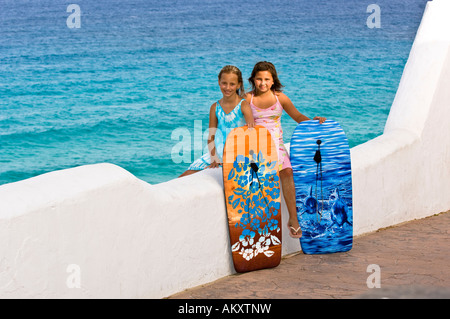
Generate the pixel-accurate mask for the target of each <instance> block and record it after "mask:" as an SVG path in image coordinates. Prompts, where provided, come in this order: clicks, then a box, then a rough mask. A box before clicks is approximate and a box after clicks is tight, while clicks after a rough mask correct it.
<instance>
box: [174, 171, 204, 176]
mask: <svg viewBox="0 0 450 319" xmlns="http://www.w3.org/2000/svg"><path fill="white" fill-rule="evenodd" d="M197 172H200V171H194V170H187V171H186V172H184V173H183V174H181V175H180V176H178V178H180V177H183V176H188V175H192V174H194V173H197Z"/></svg>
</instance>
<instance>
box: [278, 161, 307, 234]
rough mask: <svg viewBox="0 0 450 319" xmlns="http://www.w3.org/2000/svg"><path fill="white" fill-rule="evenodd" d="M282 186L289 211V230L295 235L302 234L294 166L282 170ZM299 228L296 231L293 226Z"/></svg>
mask: <svg viewBox="0 0 450 319" xmlns="http://www.w3.org/2000/svg"><path fill="white" fill-rule="evenodd" d="M280 179H281V187H282V188H283V196H284V200H285V202H286V206H287V209H288V212H289V221H288V226H289V231H290V233H291V235H293V236H296V237H298V236H301V234H302V230H301V229H300V225H299V223H298V219H297V207H296V202H295V184H294V175H293V173H292V168H285V169H283V170H281V171H280ZM290 227H293V228H294V229H298V231H294V230H293V229H292V228H290Z"/></svg>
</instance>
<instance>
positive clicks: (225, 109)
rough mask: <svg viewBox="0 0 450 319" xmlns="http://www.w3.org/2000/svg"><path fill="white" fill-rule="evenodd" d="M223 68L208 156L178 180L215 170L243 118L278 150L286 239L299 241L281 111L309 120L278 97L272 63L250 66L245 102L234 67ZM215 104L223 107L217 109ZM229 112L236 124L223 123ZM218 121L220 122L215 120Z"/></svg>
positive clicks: (279, 86)
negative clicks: (216, 133)
mask: <svg viewBox="0 0 450 319" xmlns="http://www.w3.org/2000/svg"><path fill="white" fill-rule="evenodd" d="M225 68H230V69H233V70H235V71H234V72H235V73H232V74H230V73H226V72H225V71H224V69H225ZM225 68H224V69H222V71H221V73H219V86H220V90H221V91H222V94H223V98H222V99H221V100H219V101H218V102H216V103H214V104H213V105H212V106H211V111H210V124H209V127H210V139H211V142H213V143H212V144H211V145H212V146H211V147H210V154H205V155H204V156H202V157H201V158H200V159H198V160H196V161H195V162H194V163H193V164H192V165H191V166H190V167H189V170H188V171H186V172H185V173H183V174H182V175H181V176H185V175H189V174H192V173H193V172H195V171H196V170H197V171H198V170H201V169H203V168H206V167H217V166H218V165H219V163H220V161H221V155H222V154H223V147H224V143H225V139H226V137H227V135H228V133H229V132H230V131H231V130H232V129H233V128H235V127H239V126H242V125H245V122H244V118H245V121H246V122H247V125H248V126H249V127H253V126H254V125H262V126H265V127H266V128H267V129H268V130H269V131H270V133H271V135H272V138H273V140H274V142H275V144H276V147H277V150H278V162H279V172H280V179H281V187H282V189H283V196H284V199H285V202H286V206H287V209H288V212H289V221H288V224H287V226H288V227H289V235H290V236H291V237H294V238H300V237H301V234H302V231H301V229H300V225H299V223H298V220H297V209H296V203H295V185H294V178H293V172H292V166H291V162H290V160H289V155H288V152H287V150H286V147H285V146H284V143H283V130H282V128H281V115H282V113H283V110H285V111H286V113H287V114H288V115H289V116H290V117H291V118H292V119H293V120H294V121H296V122H297V123H300V122H302V121H306V120H309V118H308V117H306V116H305V115H303V114H302V113H300V112H299V111H298V110H297V109H296V108H295V106H294V104H293V103H292V102H291V100H290V99H289V98H288V97H287V96H286V95H285V94H284V93H282V88H283V85H282V84H281V82H280V80H279V79H278V75H277V71H276V69H275V66H274V65H273V64H272V63H270V62H266V61H262V62H258V63H257V64H256V65H255V66H254V68H253V71H252V74H251V76H250V78H249V82H250V84H251V85H252V91H251V92H249V93H246V94H245V100H242V99H241V94H242V92H243V84H242V75H240V74H241V72H240V71H239V69H237V68H236V67H230V66H226V67H225ZM225 74H228V76H226V77H225V76H224V75H225ZM238 74H239V75H238ZM221 83H222V84H221ZM219 102H220V103H222V104H224V105H223V106H222V107H220V103H219ZM239 106H240V107H239ZM233 112H235V113H234V114H233V118H234V119H235V120H236V121H226V120H225V117H226V116H227V115H230V114H232V113H233ZM227 113H228V114H227ZM219 117H220V118H222V119H224V120H219ZM314 120H319V122H320V123H323V122H324V121H325V120H326V119H325V118H324V117H315V118H314ZM215 127H217V128H218V129H219V130H221V131H222V136H223V139H222V140H221V141H220V143H216V142H217V141H214V140H212V138H211V131H212V130H211V129H214V128H215ZM210 139H208V145H210V144H209V143H210Z"/></svg>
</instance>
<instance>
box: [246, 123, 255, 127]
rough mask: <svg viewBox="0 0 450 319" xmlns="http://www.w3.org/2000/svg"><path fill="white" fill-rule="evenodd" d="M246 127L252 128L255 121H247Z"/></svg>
mask: <svg viewBox="0 0 450 319" xmlns="http://www.w3.org/2000/svg"><path fill="white" fill-rule="evenodd" d="M247 126H248V128H254V127H255V122H249V123H247Z"/></svg>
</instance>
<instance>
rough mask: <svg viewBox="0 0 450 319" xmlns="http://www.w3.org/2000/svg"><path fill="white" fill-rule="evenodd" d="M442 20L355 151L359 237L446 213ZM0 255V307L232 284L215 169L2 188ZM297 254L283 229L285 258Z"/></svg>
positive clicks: (446, 55) (448, 8) (112, 172)
mask: <svg viewBox="0 0 450 319" xmlns="http://www.w3.org/2000/svg"><path fill="white" fill-rule="evenodd" d="M449 14H450V1H447V0H434V1H433V2H430V3H429V4H428V6H427V10H426V14H425V16H424V18H423V21H422V24H421V27H420V29H419V32H418V34H417V37H416V40H415V42H414V45H413V48H412V50H411V54H410V57H409V60H408V63H407V65H406V67H405V71H404V74H403V77H402V79H401V83H400V86H399V89H398V92H397V95H396V97H395V100H394V103H393V105H392V109H391V113H390V115H389V118H388V121H387V123H386V127H385V132H384V134H383V135H382V136H380V137H378V138H376V139H374V140H372V141H369V142H367V143H365V144H363V145H359V146H357V147H355V148H353V149H352V150H351V155H352V166H353V190H354V226H355V234H363V233H366V232H370V231H374V230H376V229H379V228H381V227H386V226H390V225H394V224H397V223H400V222H403V221H407V220H412V219H416V218H422V217H425V216H429V215H432V214H435V213H439V212H442V211H446V210H448V209H450V128H449V127H450V120H449V118H450V94H449V89H448V88H450V50H449V49H450V34H449V32H447V31H446V30H450V23H449V22H450V21H446V20H447V18H446V15H447V16H448V15H449ZM282 218H283V224H284V223H285V221H286V220H287V211H286V206H285V204H284V201H283V204H282ZM283 226H285V225H283ZM0 243H1V244H0V297H1V298H139V297H152V298H161V297H165V296H168V295H170V294H172V293H175V292H178V291H181V290H183V289H186V288H189V287H193V286H196V285H200V284H203V283H207V282H210V281H213V280H215V279H218V278H221V277H223V276H226V275H228V274H231V273H233V266H232V262H231V256H230V247H229V241H228V229H227V218H226V211H225V202H224V195H223V185H222V177H221V171H220V169H215V170H208V171H204V172H200V173H198V174H196V175H193V176H188V177H185V178H182V179H178V180H173V181H170V182H167V183H162V184H158V185H149V184H147V183H145V182H143V181H141V180H139V179H137V178H136V177H134V176H133V175H131V174H130V173H128V172H127V171H125V170H124V169H122V168H120V167H118V166H115V165H112V164H97V165H87V166H82V167H77V168H73V169H68V170H63V171H57V172H52V173H48V174H44V175H41V176H37V177H35V178H31V179H28V180H24V181H21V182H17V183H11V184H6V185H2V186H0ZM299 249H300V245H299V243H298V241H297V240H293V239H291V238H289V237H288V234H287V229H286V227H284V228H283V254H284V255H286V254H288V253H291V252H295V251H298V250H299ZM70 265H77V266H79V268H70V267H71V266H70ZM78 270H80V272H79V273H78ZM68 271H69V272H68ZM78 274H79V277H78V278H79V279H80V288H76V287H75V288H70V287H71V285H73V283H74V282H73V281H72V279H73V278H75V277H76V276H77V275H78ZM67 281H69V285H68V284H67Z"/></svg>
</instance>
